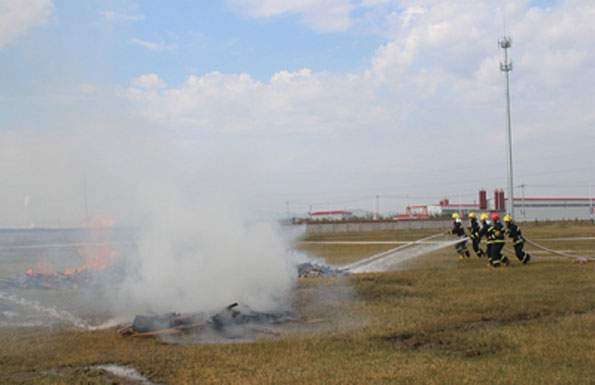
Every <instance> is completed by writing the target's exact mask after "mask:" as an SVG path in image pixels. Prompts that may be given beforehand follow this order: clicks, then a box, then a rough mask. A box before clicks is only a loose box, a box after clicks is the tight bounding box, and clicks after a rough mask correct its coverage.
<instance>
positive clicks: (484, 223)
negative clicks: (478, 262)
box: [479, 213, 492, 258]
mask: <svg viewBox="0 0 595 385" xmlns="http://www.w3.org/2000/svg"><path fill="white" fill-rule="evenodd" d="M488 219H489V217H488V214H486V213H483V214H481V215H480V217H479V220H480V221H481V230H479V237H480V238H481V237H485V238H486V252H485V256H486V257H487V258H489V257H490V250H491V248H492V242H491V241H490V240H489V239H488V229H489V228H490V221H489V220H488Z"/></svg>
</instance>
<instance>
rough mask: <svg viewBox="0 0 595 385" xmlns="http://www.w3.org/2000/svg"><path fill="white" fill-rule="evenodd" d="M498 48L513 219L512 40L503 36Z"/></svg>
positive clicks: (509, 210)
mask: <svg viewBox="0 0 595 385" xmlns="http://www.w3.org/2000/svg"><path fill="white" fill-rule="evenodd" d="M498 45H499V46H500V48H502V49H504V62H503V63H500V71H502V72H504V74H505V75H506V141H507V145H508V146H507V155H508V157H507V163H508V169H507V173H506V174H507V177H508V178H507V181H508V182H507V183H508V186H507V187H508V188H507V190H508V205H507V207H506V210H507V211H508V213H509V214H510V215H511V216H512V217H513V218H514V191H513V189H514V187H513V186H514V185H513V183H512V182H513V177H512V133H511V128H510V85H509V76H508V73H509V72H510V71H512V62H511V61H509V59H508V49H509V48H510V46H511V45H512V39H511V38H510V37H508V36H504V37H503V38H502V39H500V40H498Z"/></svg>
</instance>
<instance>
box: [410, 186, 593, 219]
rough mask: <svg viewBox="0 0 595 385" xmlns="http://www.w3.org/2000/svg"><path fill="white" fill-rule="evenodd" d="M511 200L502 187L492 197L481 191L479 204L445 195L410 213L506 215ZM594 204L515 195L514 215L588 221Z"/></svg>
mask: <svg viewBox="0 0 595 385" xmlns="http://www.w3.org/2000/svg"><path fill="white" fill-rule="evenodd" d="M507 200H508V198H506V197H505V196H504V190H502V189H499V190H495V191H494V197H493V199H488V198H487V193H486V191H485V190H483V189H482V190H480V191H479V203H472V204H470V203H451V202H450V201H449V200H448V198H445V199H443V200H441V201H440V202H439V203H438V204H434V205H427V206H426V205H424V206H412V207H411V208H409V207H408V208H407V212H408V213H409V212H410V211H413V210H412V209H413V208H418V209H419V208H422V210H423V211H425V212H427V214H428V216H430V217H446V216H450V215H452V214H453V213H458V214H460V215H462V216H463V217H467V216H468V214H469V213H470V212H472V211H473V212H476V213H479V212H494V211H496V212H500V213H503V214H504V213H505V210H506V201H507ZM594 204H595V198H514V206H515V212H514V214H515V218H516V219H517V220H520V221H534V220H538V221H546V220H551V221H556V220H575V219H578V220H588V219H595V209H594ZM399 219H400V218H399Z"/></svg>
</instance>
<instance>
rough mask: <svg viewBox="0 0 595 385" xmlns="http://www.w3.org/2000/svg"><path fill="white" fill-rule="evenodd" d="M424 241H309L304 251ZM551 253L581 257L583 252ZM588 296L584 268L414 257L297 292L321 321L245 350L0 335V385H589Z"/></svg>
mask: <svg viewBox="0 0 595 385" xmlns="http://www.w3.org/2000/svg"><path fill="white" fill-rule="evenodd" d="M594 229H595V226H593V227H592V226H583V225H582V224H578V225H576V226H574V225H573V224H572V223H571V224H570V225H560V224H538V225H533V224H527V225H524V226H523V231H524V232H525V233H526V235H527V237H528V238H548V237H550V238H552V237H558V236H560V235H558V234H560V233H562V232H563V233H564V234H566V235H565V236H593V234H594V233H595V231H594ZM431 234H432V232H429V233H425V232H417V233H416V232H407V233H404V234H400V233H395V232H383V233H358V234H347V233H346V234H340V235H337V234H324V235H322V234H313V235H308V236H307V238H306V240H308V241H313V240H329V238H332V240H356V239H358V240H385V241H388V240H402V239H404V238H407V237H410V238H409V239H417V238H421V237H424V236H427V235H431ZM309 245H311V244H309ZM554 245H555V244H554ZM325 247H335V246H328V245H327V246H325ZM352 247H356V246H355V245H353V246H352ZM391 247H394V246H390V245H389V246H388V248H391ZM565 247H567V248H569V249H571V251H573V250H578V249H579V248H580V249H586V250H593V249H595V241H593V240H591V241H580V242H568V244H565ZM329 250H330V249H325V250H324V251H325V252H327V251H329ZM309 251H310V252H312V250H309ZM360 251H361V250H358V251H357V252H354V250H349V249H348V248H347V247H338V246H337V249H335V250H334V251H332V252H333V253H335V255H334V258H339V259H341V258H343V259H345V260H347V259H350V258H355V257H356V256H357V255H358V253H359V252H360ZM374 251H375V250H367V251H366V253H374ZM343 254H346V255H347V257H346V256H344V255H343ZM363 256H364V255H361V257H363ZM593 293H595V262H589V263H587V264H572V263H571V260H566V259H553V258H541V259H539V258H536V259H535V260H534V261H532V262H531V264H529V265H526V266H524V265H520V264H519V263H518V262H517V261H516V260H513V264H512V265H511V266H510V267H508V268H502V269H500V270H491V269H489V268H488V267H486V265H485V260H483V259H479V258H475V257H473V258H469V259H466V260H463V261H459V260H458V258H457V257H456V255H455V252H454V250H451V248H448V249H444V250H441V251H438V252H434V253H432V254H431V255H428V256H423V257H419V258H416V259H415V261H412V262H411V264H410V269H409V270H404V271H395V272H386V273H374V274H361V275H353V276H350V277H346V278H322V279H304V280H300V282H299V283H298V286H297V288H296V293H295V300H294V303H295V308H296V311H298V312H299V313H301V314H304V315H306V316H308V317H311V318H319V317H322V318H325V319H326V320H327V322H323V323H321V324H317V325H312V326H309V327H304V328H303V330H296V329H287V331H286V332H285V333H283V335H282V336H281V337H278V338H272V337H263V338H262V339H259V340H258V341H257V342H255V343H249V344H227V345H168V344H163V343H160V342H159V341H157V340H137V339H132V338H125V337H121V336H119V335H117V334H116V332H115V329H106V330H98V331H76V330H73V329H72V328H69V327H66V326H59V327H53V328H34V329H6V328H4V329H0V346H2V350H1V351H0V383H7V384H13V383H14V384H17V383H18V384H20V383H25V384H60V383H65V384H77V383H81V384H83V383H84V384H87V383H89V384H105V383H112V382H110V381H113V379H111V378H110V377H109V376H107V375H106V374H105V373H103V372H102V371H100V370H93V369H88V367H89V366H90V365H93V364H100V363H118V364H122V365H127V366H130V367H134V368H136V369H137V370H139V371H140V372H141V373H142V374H143V375H145V376H147V377H149V378H150V379H151V380H152V381H155V382H161V383H167V384H170V385H171V384H298V383H299V384H301V383H304V384H594V383H595V365H594V363H595V313H594V310H595V296H594V295H593ZM116 383H117V382H116Z"/></svg>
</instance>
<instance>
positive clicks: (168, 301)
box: [122, 191, 296, 312]
mask: <svg viewBox="0 0 595 385" xmlns="http://www.w3.org/2000/svg"><path fill="white" fill-rule="evenodd" d="M154 193H155V192H154V191H153V194H154ZM162 194H163V195H161V196H156V195H153V196H151V197H150V198H148V200H147V202H148V203H150V204H151V206H150V207H148V209H149V212H148V213H149V218H150V220H149V222H148V223H147V224H146V226H145V227H144V228H143V229H142V230H141V233H140V237H139V239H138V241H137V242H138V256H137V257H136V259H135V260H134V261H133V263H132V264H131V265H132V268H133V270H132V271H131V274H130V275H129V278H128V279H127V281H126V282H125V285H124V287H123V295H122V297H123V298H126V299H127V300H128V301H130V303H132V304H133V305H135V306H141V309H142V308H144V309H145V310H150V311H155V312H166V311H178V312H197V311H217V310H220V309H221V308H223V307H224V306H227V305H229V304H230V303H233V302H242V303H245V304H248V305H249V306H250V307H252V308H254V309H258V310H271V309H273V308H276V307H279V306H283V305H285V304H286V303H287V302H288V299H289V294H290V292H291V289H292V287H293V284H294V282H295V281H296V271H295V267H294V265H293V264H292V263H291V260H290V255H289V254H287V249H288V247H287V243H286V240H285V238H284V237H283V236H282V234H281V230H280V229H279V227H278V226H277V225H276V224H275V223H273V222H269V221H251V220H250V219H249V217H248V213H246V212H245V211H244V209H243V208H242V207H237V206H236V205H235V204H233V203H231V202H230V201H224V200H220V199H217V198H206V197H203V198H201V199H199V200H197V201H196V202H193V203H189V202H185V201H184V200H183V199H182V198H181V197H180V195H179V194H177V193H175V192H174V191H170V192H169V193H167V192H163V193H162ZM154 202H161V203H160V204H158V205H153V204H152V203H154Z"/></svg>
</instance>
